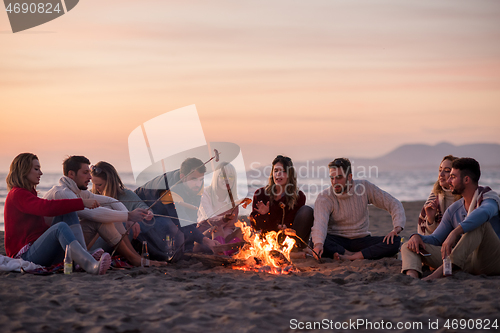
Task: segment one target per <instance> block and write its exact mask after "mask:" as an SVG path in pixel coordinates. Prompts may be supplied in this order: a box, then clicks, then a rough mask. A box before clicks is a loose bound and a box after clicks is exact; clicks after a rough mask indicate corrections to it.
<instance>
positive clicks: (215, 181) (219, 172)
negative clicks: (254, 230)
mask: <svg viewBox="0 0 500 333" xmlns="http://www.w3.org/2000/svg"><path fill="white" fill-rule="evenodd" d="M236 179H237V174H236V169H235V167H234V166H233V165H232V164H229V163H227V162H223V163H221V164H220V165H219V166H218V167H217V169H216V170H215V171H214V174H213V177H212V183H211V184H210V186H208V187H206V188H205V189H204V190H203V195H202V196H201V203H200V209H199V210H198V229H199V230H200V231H201V232H206V231H207V230H209V229H210V232H213V233H214V234H213V235H214V239H215V237H217V236H221V237H222V238H223V239H224V242H225V241H229V240H226V239H225V238H226V237H227V236H229V235H230V234H231V233H233V231H234V229H235V227H234V224H235V223H236V222H237V221H238V212H239V210H238V206H236V207H234V208H233V204H234V203H235V202H236V201H237V200H238V198H237V192H238V191H237V190H238V189H237V183H236ZM226 181H227V184H226ZM227 185H229V189H230V190H231V196H232V198H231V197H230V194H229V190H228V188H227Z"/></svg>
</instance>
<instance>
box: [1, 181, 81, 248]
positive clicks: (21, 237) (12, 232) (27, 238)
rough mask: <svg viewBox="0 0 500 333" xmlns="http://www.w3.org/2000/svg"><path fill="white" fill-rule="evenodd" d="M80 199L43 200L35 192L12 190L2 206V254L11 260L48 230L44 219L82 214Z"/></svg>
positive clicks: (19, 189) (15, 188)
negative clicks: (3, 252) (77, 212)
mask: <svg viewBox="0 0 500 333" xmlns="http://www.w3.org/2000/svg"><path fill="white" fill-rule="evenodd" d="M84 208H85V206H84V205H83V201H82V199H80V198H78V199H62V200H45V199H41V198H39V197H37V194H36V191H35V190H32V191H28V190H26V189H24V188H19V187H14V188H12V190H10V191H9V194H7V198H6V199H5V206H4V227H5V252H6V253H7V255H8V256H9V257H14V256H15V255H16V254H17V253H18V252H19V250H21V249H22V248H23V247H24V246H25V245H26V244H29V243H33V242H34V241H36V240H37V239H38V237H40V236H41V235H42V234H43V233H44V232H45V231H46V230H47V229H48V228H49V227H48V226H47V224H46V223H45V220H44V218H43V217H44V216H58V215H64V214H68V213H71V212H74V211H78V210H82V209H84Z"/></svg>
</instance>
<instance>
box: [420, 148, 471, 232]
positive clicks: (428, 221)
mask: <svg viewBox="0 0 500 333" xmlns="http://www.w3.org/2000/svg"><path fill="white" fill-rule="evenodd" d="M456 159H458V157H455V156H453V155H447V156H445V157H443V159H442V161H441V163H440V164H439V174H438V180H437V181H436V182H435V183H434V187H433V188H432V191H431V193H430V194H429V198H428V199H427V201H426V202H425V204H424V207H422V211H421V212H420V216H419V217H418V226H417V232H418V233H419V234H421V235H430V234H432V233H433V232H434V230H436V228H437V226H438V225H439V223H440V222H441V218H442V217H443V214H444V212H445V210H446V209H448V207H450V206H451V204H452V203H454V202H455V201H457V200H458V199H460V198H461V197H462V196H461V195H455V194H452V193H451V190H450V188H449V184H448V178H449V177H450V172H451V164H452V163H453V161H454V160H456Z"/></svg>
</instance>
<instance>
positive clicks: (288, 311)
mask: <svg viewBox="0 0 500 333" xmlns="http://www.w3.org/2000/svg"><path fill="white" fill-rule="evenodd" d="M422 204H423V202H407V203H404V206H405V210H406V215H407V220H408V221H407V225H406V228H405V230H404V231H403V233H402V235H403V236H404V237H405V238H406V239H408V236H409V235H410V234H411V233H413V232H414V231H415V230H416V221H417V216H418V212H419V211H420V209H421V207H422ZM370 223H371V227H370V231H372V234H373V235H384V234H386V233H387V232H389V231H390V230H391V229H392V225H391V220H390V215H389V214H388V213H386V212H384V211H381V210H379V209H377V208H373V207H371V208H370ZM0 237H1V239H0V242H1V243H2V244H3V232H2V233H1V236H0ZM0 248H1V250H2V251H4V249H3V246H0ZM325 261H326V262H325V263H324V264H319V263H318V262H317V261H315V260H314V259H306V260H295V261H294V263H295V264H296V265H297V267H299V268H300V269H301V270H302V272H300V273H294V274H291V275H283V276H273V275H268V274H266V273H253V272H244V271H237V270H232V269H230V268H227V267H222V266H221V267H215V268H209V267H206V266H205V265H204V264H203V263H201V262H199V261H197V260H196V259H190V260H183V261H181V262H180V263H178V264H176V265H172V266H169V267H164V268H148V269H144V268H133V269H127V270H110V271H108V272H107V274H106V275H104V276H92V275H89V274H86V273H75V274H72V275H71V276H65V275H63V274H54V275H50V276H35V275H22V274H20V273H0V283H1V288H0V300H1V301H0V327H2V330H1V331H2V332H95V333H97V332H128V333H132V332H197V333H199V332H293V331H305V330H301V329H299V328H300V327H304V328H307V327H308V326H307V325H308V324H307V322H309V323H310V324H309V325H314V322H319V324H323V328H329V329H330V328H332V329H333V330H331V331H345V330H342V329H340V330H339V329H335V325H337V328H339V327H340V326H339V325H342V323H344V328H346V327H347V326H346V325H347V324H349V321H351V323H355V322H358V323H360V324H361V321H362V320H364V321H365V324H364V325H360V326H357V327H356V328H357V329H358V330H361V331H365V332H367V331H375V330H376V328H377V327H378V328H386V329H385V330H384V329H379V330H377V331H378V332H380V331H387V328H388V325H389V324H388V322H390V323H391V324H392V327H393V329H392V331H407V332H415V331H419V332H444V331H446V329H445V328H444V324H445V322H446V320H448V319H449V320H450V323H451V320H453V319H456V320H457V322H459V320H460V319H475V320H476V319H489V320H494V319H498V320H499V321H500V315H499V313H500V302H499V301H498V299H500V277H485V276H472V275H469V274H466V273H458V274H456V275H454V276H453V277H451V278H447V279H440V280H438V281H434V282H424V281H420V280H414V279H412V278H410V277H407V276H404V275H402V274H400V269H401V262H400V261H399V260H397V259H396V258H386V259H382V260H378V261H370V260H357V261H354V262H336V261H333V260H325ZM366 321H370V322H371V325H372V326H371V329H370V324H367V323H366ZM382 321H383V324H382ZM429 321H430V322H431V323H433V324H434V323H436V321H437V324H438V329H433V328H430V327H429ZM398 322H399V323H402V325H403V327H404V325H406V326H407V328H409V327H410V326H413V328H412V329H407V330H405V329H402V330H397V329H394V328H396V327H397V325H398ZM419 323H421V325H422V326H421V328H420V326H415V325H419ZM483 323H485V322H483ZM498 324H500V323H498ZM302 325H304V326H302ZM316 325H318V323H317V324H316ZM329 325H331V326H329ZM400 325H401V324H400ZM311 327H314V326H311ZM316 327H317V328H319V326H316ZM294 328H297V329H294ZM350 328H351V329H352V328H354V326H350ZM318 331H319V330H318ZM463 331H473V330H463ZM488 331H490V332H491V331H496V329H491V330H488Z"/></svg>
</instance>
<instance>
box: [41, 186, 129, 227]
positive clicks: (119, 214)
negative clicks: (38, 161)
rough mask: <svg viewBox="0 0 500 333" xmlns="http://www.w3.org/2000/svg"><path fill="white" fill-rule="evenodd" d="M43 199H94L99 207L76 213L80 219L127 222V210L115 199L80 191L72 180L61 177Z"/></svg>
mask: <svg viewBox="0 0 500 333" xmlns="http://www.w3.org/2000/svg"><path fill="white" fill-rule="evenodd" d="M43 197H44V198H45V199H49V200H52V199H75V198H82V199H94V200H97V202H99V204H100V205H101V207H97V208H95V209H88V208H85V209H84V210H80V211H78V212H77V214H78V217H79V218H80V219H87V220H90V221H94V222H101V223H115V222H127V220H128V210H127V208H126V207H125V206H124V205H123V204H122V203H121V202H119V201H117V200H116V199H113V198H110V197H106V196H103V195H98V194H94V193H92V192H90V191H87V190H83V191H82V190H80V189H79V188H78V186H77V185H76V183H75V182H74V181H73V179H71V178H69V177H66V176H63V177H62V178H61V179H60V180H59V185H54V186H53V187H52V188H51V189H50V190H49V191H48V192H47V193H45V195H44V196H43Z"/></svg>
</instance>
